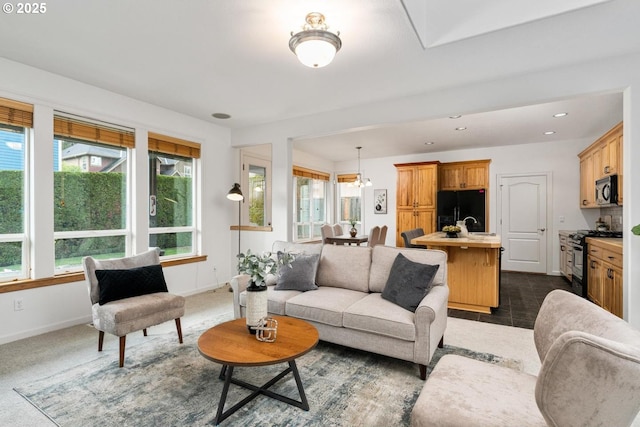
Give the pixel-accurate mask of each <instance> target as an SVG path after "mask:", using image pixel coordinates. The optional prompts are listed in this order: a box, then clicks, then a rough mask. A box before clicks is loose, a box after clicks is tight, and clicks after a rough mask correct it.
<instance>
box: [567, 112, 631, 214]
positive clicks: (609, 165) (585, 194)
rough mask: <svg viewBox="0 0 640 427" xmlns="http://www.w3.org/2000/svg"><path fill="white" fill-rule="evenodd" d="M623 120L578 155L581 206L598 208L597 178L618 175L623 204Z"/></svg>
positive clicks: (619, 198) (619, 192) (620, 197)
mask: <svg viewBox="0 0 640 427" xmlns="http://www.w3.org/2000/svg"><path fill="white" fill-rule="evenodd" d="M622 140H623V134H622V122H620V123H618V124H617V125H615V126H614V127H613V128H611V130H609V131H608V132H607V133H605V134H604V135H603V136H602V137H600V138H598V140H597V141H596V142H594V143H593V144H591V145H590V146H589V147H587V149H585V150H584V151H583V152H582V153H580V154H579V155H578V157H579V158H580V207H581V208H597V207H598V205H597V203H596V200H595V182H596V180H598V179H600V178H602V177H605V176H608V175H616V174H617V175H618V204H619V205H622V185H623V176H622V175H623V174H622V172H623V171H622Z"/></svg>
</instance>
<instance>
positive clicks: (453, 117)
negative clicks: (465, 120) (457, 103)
mask: <svg viewBox="0 0 640 427" xmlns="http://www.w3.org/2000/svg"><path fill="white" fill-rule="evenodd" d="M460 117H462V116H461V115H460V114H458V115H456V116H449V118H450V119H459V118H460Z"/></svg>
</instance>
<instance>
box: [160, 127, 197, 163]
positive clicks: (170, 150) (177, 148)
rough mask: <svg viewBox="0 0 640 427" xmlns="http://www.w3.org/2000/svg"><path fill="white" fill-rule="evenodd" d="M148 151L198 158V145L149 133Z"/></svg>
mask: <svg viewBox="0 0 640 427" xmlns="http://www.w3.org/2000/svg"><path fill="white" fill-rule="evenodd" d="M149 151H155V152H158V153H164V154H173V155H175V156H181V157H191V158H193V159H199V158H200V144H198V143H197V142H191V141H186V140H184V139H178V138H174V137H172V136H165V135H160V134H157V133H153V132H149Z"/></svg>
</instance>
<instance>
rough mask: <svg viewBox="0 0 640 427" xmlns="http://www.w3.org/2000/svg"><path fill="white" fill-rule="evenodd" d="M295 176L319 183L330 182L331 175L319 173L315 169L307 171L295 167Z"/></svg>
mask: <svg viewBox="0 0 640 427" xmlns="http://www.w3.org/2000/svg"><path fill="white" fill-rule="evenodd" d="M293 176H299V177H302V178H311V179H317V180H318V181H329V174H328V173H325V172H319V171H316V170H313V169H306V168H302V167H300V166H294V167H293Z"/></svg>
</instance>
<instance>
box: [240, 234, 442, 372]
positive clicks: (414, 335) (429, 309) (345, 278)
mask: <svg viewBox="0 0 640 427" xmlns="http://www.w3.org/2000/svg"><path fill="white" fill-rule="evenodd" d="M279 250H287V251H290V252H294V253H296V252H298V253H299V252H305V253H320V261H319V264H318V270H317V274H316V284H317V285H318V289H317V290H313V291H307V292H300V291H293V290H275V286H273V285H272V286H269V287H268V291H267V292H268V300H269V303H268V306H269V312H270V313H271V314H274V315H285V316H293V317H297V318H300V319H304V320H306V321H308V322H310V323H311V324H313V325H314V326H315V327H316V328H317V329H318V332H319V334H320V339H321V340H323V341H328V342H332V343H335V344H340V345H344V346H348V347H353V348H357V349H360V350H365V351H370V352H374V353H379V354H382V355H385V356H390V357H394V358H397V359H402V360H407V361H410V362H414V363H417V364H418V365H419V367H420V377H421V378H422V379H424V378H425V377H426V365H427V364H428V363H429V361H430V360H431V357H432V356H433V353H434V352H435V350H436V347H437V346H442V345H443V336H444V331H445V328H446V326H447V300H448V297H449V288H448V286H447V255H446V253H444V252H442V251H437V250H424V249H409V248H395V247H389V246H381V245H377V246H374V247H373V248H371V247H360V246H340V245H324V246H323V245H320V244H291V243H286V242H276V243H274V245H273V251H274V252H277V251H279ZM398 253H402V254H403V255H404V256H405V257H406V258H407V259H409V260H411V261H413V262H419V263H422V264H431V265H436V264H438V265H439V268H438V271H437V273H436V275H435V277H434V280H433V285H434V286H433V287H432V288H431V290H430V291H429V293H428V294H427V295H426V296H425V297H424V299H423V300H422V301H421V302H420V304H419V305H418V307H417V309H416V311H415V313H413V312H411V311H410V310H406V309H404V308H402V307H400V306H398V305H396V304H394V303H392V302H390V301H388V300H386V299H383V298H382V297H381V293H382V291H383V289H384V287H385V284H386V283H387V279H388V277H389V272H390V270H391V267H392V265H393V263H394V260H395V259H396V256H397V255H398ZM247 285H248V276H246V275H239V276H236V277H234V278H233V280H232V281H231V287H232V289H233V305H234V314H235V317H236V318H240V317H244V314H245V301H246V299H245V289H246V287H247Z"/></svg>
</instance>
